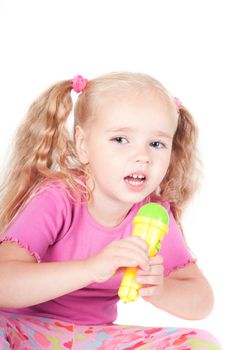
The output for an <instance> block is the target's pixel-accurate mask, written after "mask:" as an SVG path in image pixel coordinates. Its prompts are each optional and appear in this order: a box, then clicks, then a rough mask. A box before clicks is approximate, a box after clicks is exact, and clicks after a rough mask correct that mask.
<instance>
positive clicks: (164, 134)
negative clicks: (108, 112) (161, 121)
mask: <svg viewBox="0 0 232 350" xmlns="http://www.w3.org/2000/svg"><path fill="white" fill-rule="evenodd" d="M135 131H136V129H135V128H131V127H122V128H112V129H108V130H106V132H135ZM151 134H152V135H155V136H163V137H166V138H169V139H172V138H173V136H171V135H170V134H168V133H166V132H165V131H162V130H154V131H153V132H151Z"/></svg>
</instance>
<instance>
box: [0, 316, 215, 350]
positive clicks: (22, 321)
mask: <svg viewBox="0 0 232 350" xmlns="http://www.w3.org/2000/svg"><path fill="white" fill-rule="evenodd" d="M0 349H1V350H9V349H10V350H32V349H38V350H42V349H47V350H60V349H62V350H67V349H73V350H95V349H98V350H133V349H137V350H151V349H154V350H164V349H166V350H177V349H178V350H219V349H221V347H220V345H219V343H218V342H217V340H216V339H215V338H214V337H213V336H212V335H211V334H210V333H208V332H206V331H203V330H199V329H189V328H157V327H156V328H153V327H138V326H123V325H117V324H107V325H101V326H99V325H98V326H79V325H76V324H74V323H68V322H64V321H60V320H55V319H51V318H44V317H34V316H27V315H19V314H8V313H5V312H0Z"/></svg>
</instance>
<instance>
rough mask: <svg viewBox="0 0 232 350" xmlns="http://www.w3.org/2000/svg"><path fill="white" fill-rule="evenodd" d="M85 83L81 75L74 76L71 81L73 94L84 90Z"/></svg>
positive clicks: (85, 80) (86, 81)
mask: <svg viewBox="0 0 232 350" xmlns="http://www.w3.org/2000/svg"><path fill="white" fill-rule="evenodd" d="M87 83H88V80H87V79H85V78H83V77H82V76H81V75H76V76H75V77H74V78H73V80H72V88H73V90H74V91H75V92H77V93H79V92H82V91H83V90H84V89H85V87H86V85H87Z"/></svg>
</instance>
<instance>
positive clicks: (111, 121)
mask: <svg viewBox="0 0 232 350" xmlns="http://www.w3.org/2000/svg"><path fill="white" fill-rule="evenodd" d="M95 112H96V113H95V118H94V124H95V123H96V124H98V125H100V124H101V126H103V125H104V126H105V127H109V126H112V127H115V128H116V127H123V126H125V125H126V126H128V125H130V124H131V125H134V126H135V127H136V125H137V126H138V127H140V125H141V122H143V123H152V124H154V125H155V124H159V126H161V127H163V128H170V129H174V130H175V129H176V126H177V120H178V113H177V110H176V106H175V103H174V101H172V100H171V99H170V98H169V97H168V96H167V95H165V94H164V93H163V92H161V91H146V92H142V93H141V92H140V93H138V91H130V93H128V92H127V93H125V94H122V92H120V91H119V92H118V94H109V93H108V94H106V95H103V96H102V97H101V99H100V101H99V103H98V107H97V108H96V110H95ZM128 123H129V124H128Z"/></svg>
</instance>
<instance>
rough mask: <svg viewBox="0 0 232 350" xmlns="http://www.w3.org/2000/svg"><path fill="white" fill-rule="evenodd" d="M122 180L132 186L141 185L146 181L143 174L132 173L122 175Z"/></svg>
mask: <svg viewBox="0 0 232 350" xmlns="http://www.w3.org/2000/svg"><path fill="white" fill-rule="evenodd" d="M124 180H125V181H126V182H127V183H128V184H129V185H132V186H138V187H139V186H141V185H143V184H144V182H145V181H146V176H145V175H144V174H138V173H133V174H130V175H128V176H125V177H124Z"/></svg>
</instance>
